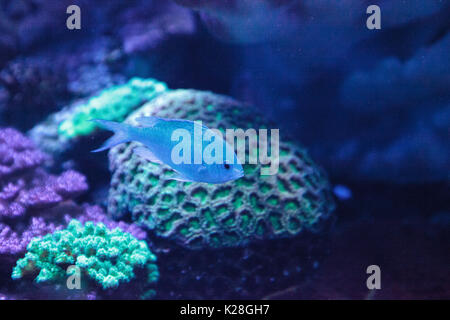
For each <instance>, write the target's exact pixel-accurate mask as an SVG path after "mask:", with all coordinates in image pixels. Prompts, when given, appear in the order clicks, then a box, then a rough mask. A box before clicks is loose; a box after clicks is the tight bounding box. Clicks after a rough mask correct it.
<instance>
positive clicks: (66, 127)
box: [58, 78, 168, 139]
mask: <svg viewBox="0 0 450 320" xmlns="http://www.w3.org/2000/svg"><path fill="white" fill-rule="evenodd" d="M167 90H168V88H167V86H166V84H165V83H163V82H160V81H157V80H155V79H141V78H132V79H131V80H130V81H129V82H127V83H126V84H123V85H118V86H113V87H111V88H109V89H106V90H103V91H102V92H101V93H100V94H99V95H97V96H94V97H92V98H90V99H89V100H88V101H87V102H86V103H85V104H82V105H79V106H78V107H77V108H76V112H74V113H73V114H72V115H71V116H70V117H69V118H68V119H66V120H64V121H63V122H61V123H60V125H59V127H58V133H59V135H61V136H64V137H66V138H69V139H72V138H76V137H79V136H86V135H89V134H91V133H92V132H94V130H95V129H97V125H96V124H95V123H93V122H90V121H88V120H91V119H103V120H112V121H123V120H124V119H125V117H126V116H127V115H128V114H130V112H132V111H133V110H135V109H136V108H138V107H139V106H141V105H142V104H143V103H144V102H146V101H149V100H151V99H153V98H155V97H156V96H157V95H159V94H161V93H162V92H165V91H167Z"/></svg>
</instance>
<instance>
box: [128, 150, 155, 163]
mask: <svg viewBox="0 0 450 320" xmlns="http://www.w3.org/2000/svg"><path fill="white" fill-rule="evenodd" d="M133 152H134V153H136V154H137V155H138V156H140V157H142V158H144V159H146V160H148V161H151V162H154V163H159V164H162V162H161V160H159V159H158V158H157V157H156V156H155V155H154V154H153V152H151V151H150V149H148V148H146V147H136V148H134V150H133Z"/></svg>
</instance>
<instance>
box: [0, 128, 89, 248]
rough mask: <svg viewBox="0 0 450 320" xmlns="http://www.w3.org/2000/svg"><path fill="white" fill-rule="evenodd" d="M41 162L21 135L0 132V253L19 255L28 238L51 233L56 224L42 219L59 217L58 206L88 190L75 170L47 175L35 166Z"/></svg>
mask: <svg viewBox="0 0 450 320" xmlns="http://www.w3.org/2000/svg"><path fill="white" fill-rule="evenodd" d="M45 159H46V156H45V155H44V154H43V153H42V152H41V151H39V150H38V149H37V148H36V147H35V146H34V145H33V143H32V142H31V140H29V139H28V138H26V137H25V136H24V135H23V134H21V133H20V132H18V131H17V130H15V129H12V128H3V129H0V254H16V253H18V252H21V251H22V250H24V249H25V247H26V245H27V244H28V242H29V241H30V239H31V238H33V237H36V236H41V235H44V234H46V233H48V232H52V231H54V230H55V229H56V228H57V227H58V226H59V225H60V224H57V223H50V222H47V221H46V219H45V216H52V218H53V219H55V217H57V216H58V215H59V216H60V217H61V218H62V214H58V211H61V210H62V209H63V208H67V206H66V205H64V206H63V205H62V204H63V203H64V202H65V201H67V200H70V199H73V198H75V197H77V196H78V195H80V194H81V193H83V192H85V191H86V190H87V189H88V185H87V182H86V178H85V177H84V176H83V175H82V174H80V173H78V172H76V171H73V170H68V171H65V172H63V173H62V174H61V175H58V176H57V175H51V174H49V173H47V172H46V171H45V170H44V169H42V168H40V167H39V166H40V165H42V163H43V162H44V160H45ZM58 206H59V207H60V208H57V207H58ZM44 209H45V211H43V210H44ZM38 216H39V217H38Z"/></svg>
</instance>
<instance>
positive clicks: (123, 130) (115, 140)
mask: <svg viewBox="0 0 450 320" xmlns="http://www.w3.org/2000/svg"><path fill="white" fill-rule="evenodd" d="M91 121H93V122H95V123H96V124H97V125H98V126H99V127H101V128H103V129H106V130H109V131H113V132H114V135H113V136H112V137H111V138H109V139H108V140H106V141H105V143H104V144H103V145H102V146H101V147H100V148H98V149H95V150H92V151H91V152H100V151H103V150H106V149H109V148H112V147H114V146H116V145H118V144H121V143H124V142H128V141H131V140H132V138H131V137H130V130H129V129H130V126H129V125H127V124H125V123H119V122H114V121H108V120H100V119H93V120H91Z"/></svg>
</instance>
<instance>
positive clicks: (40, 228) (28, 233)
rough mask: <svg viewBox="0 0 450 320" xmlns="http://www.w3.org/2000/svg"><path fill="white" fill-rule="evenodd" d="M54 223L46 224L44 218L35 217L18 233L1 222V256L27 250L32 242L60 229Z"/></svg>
mask: <svg viewBox="0 0 450 320" xmlns="http://www.w3.org/2000/svg"><path fill="white" fill-rule="evenodd" d="M60 228H61V226H55V225H54V224H53V223H46V222H45V221H44V219H43V218H37V217H33V218H32V219H31V222H30V224H29V226H27V227H26V229H25V230H24V231H23V232H16V231H13V230H12V229H11V227H10V226H8V225H7V224H4V223H1V222H0V255H2V254H9V255H15V254H18V253H21V252H22V251H24V250H25V248H26V247H27V245H28V243H29V242H30V240H31V239H32V238H34V237H40V236H43V235H46V234H47V233H51V232H54V231H55V230H57V229H60Z"/></svg>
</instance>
